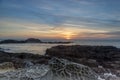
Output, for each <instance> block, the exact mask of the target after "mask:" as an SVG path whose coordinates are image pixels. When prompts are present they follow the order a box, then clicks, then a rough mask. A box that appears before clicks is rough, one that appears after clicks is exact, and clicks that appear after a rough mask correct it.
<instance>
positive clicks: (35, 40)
mask: <svg viewBox="0 0 120 80" xmlns="http://www.w3.org/2000/svg"><path fill="white" fill-rule="evenodd" d="M25 42H26V43H41V42H42V41H41V40H39V39H35V38H29V39H27V40H25Z"/></svg>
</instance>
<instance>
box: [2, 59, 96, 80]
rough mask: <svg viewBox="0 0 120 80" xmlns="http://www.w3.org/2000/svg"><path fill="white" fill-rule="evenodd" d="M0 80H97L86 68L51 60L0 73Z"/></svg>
mask: <svg viewBox="0 0 120 80" xmlns="http://www.w3.org/2000/svg"><path fill="white" fill-rule="evenodd" d="M0 80H97V74H96V73H95V72H94V71H93V70H91V69H90V68H89V67H87V66H84V65H81V64H77V63H74V62H70V61H68V60H65V59H58V58H52V59H51V60H50V61H49V63H48V65H34V66H30V67H29V68H25V69H20V70H15V71H10V72H6V73H1V74H0Z"/></svg>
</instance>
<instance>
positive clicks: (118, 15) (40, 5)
mask: <svg viewBox="0 0 120 80" xmlns="http://www.w3.org/2000/svg"><path fill="white" fill-rule="evenodd" d="M30 37H33V38H40V39H67V40H68V39H120V0H0V39H6V38H19V39H20V38H21V39H23V38H30Z"/></svg>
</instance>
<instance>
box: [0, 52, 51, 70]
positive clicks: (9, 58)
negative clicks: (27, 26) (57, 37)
mask: <svg viewBox="0 0 120 80" xmlns="http://www.w3.org/2000/svg"><path fill="white" fill-rule="evenodd" d="M49 59H50V57H49V56H44V55H37V54H36V55H35V54H30V53H17V54H16V53H7V52H4V51H0V63H4V62H11V63H13V64H14V67H15V68H24V67H26V65H28V62H32V63H33V64H48V60H49Z"/></svg>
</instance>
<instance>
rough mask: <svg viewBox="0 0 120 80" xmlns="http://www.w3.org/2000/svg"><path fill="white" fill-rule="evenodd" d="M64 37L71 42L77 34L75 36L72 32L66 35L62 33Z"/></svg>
mask: <svg viewBox="0 0 120 80" xmlns="http://www.w3.org/2000/svg"><path fill="white" fill-rule="evenodd" d="M62 35H63V37H64V38H65V39H68V40H69V39H72V38H73V37H74V36H75V35H76V34H74V33H72V32H64V33H62Z"/></svg>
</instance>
